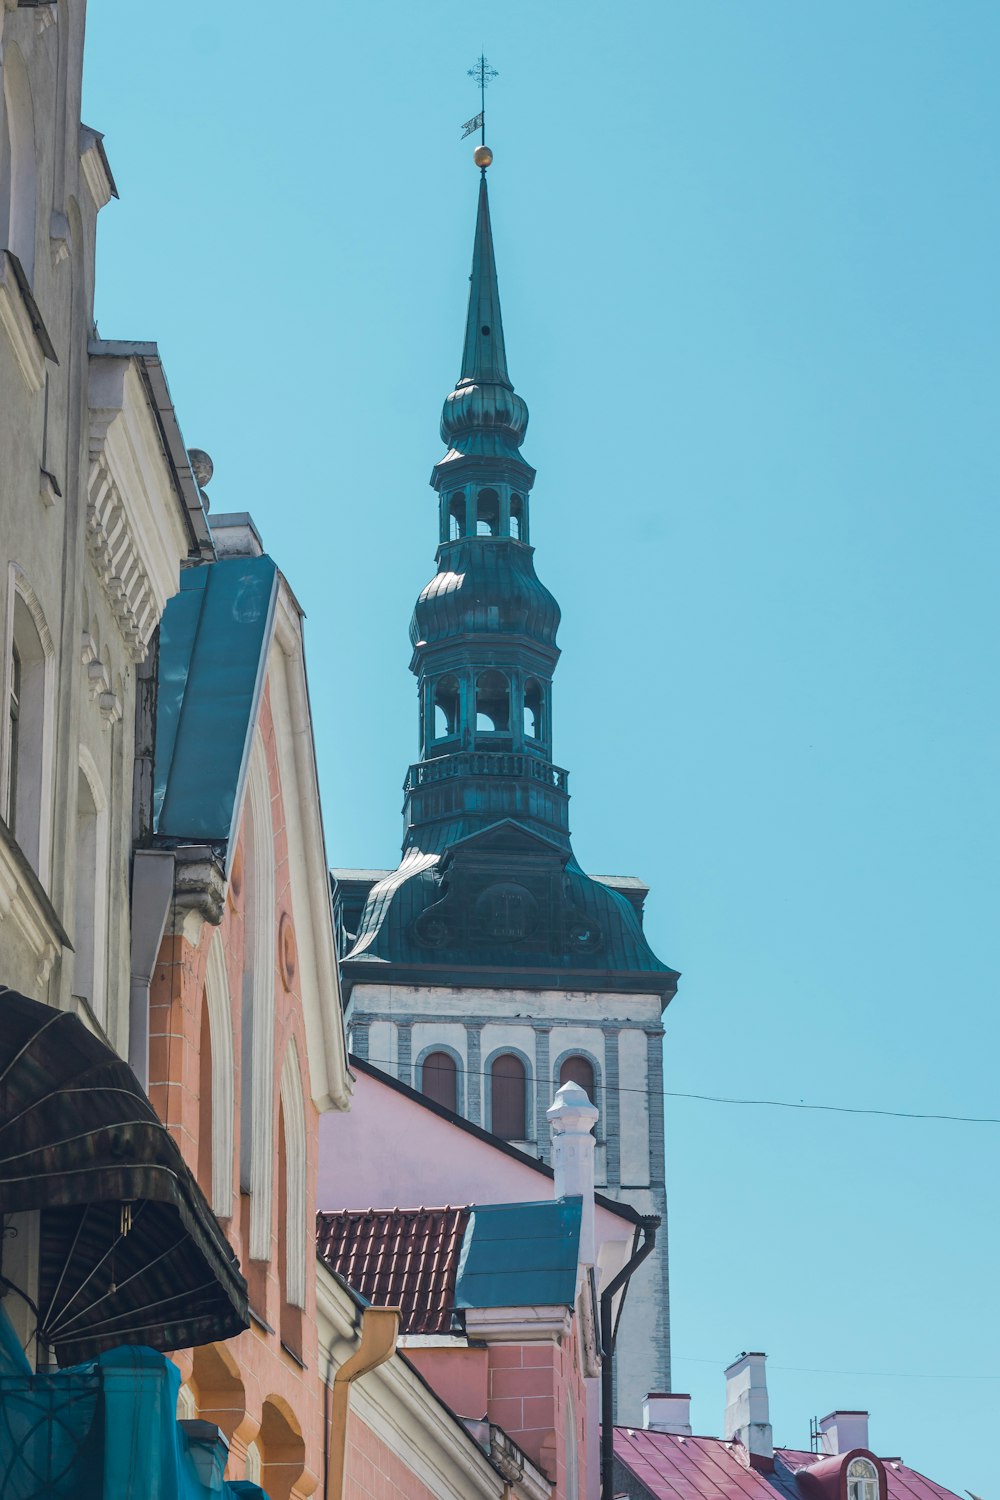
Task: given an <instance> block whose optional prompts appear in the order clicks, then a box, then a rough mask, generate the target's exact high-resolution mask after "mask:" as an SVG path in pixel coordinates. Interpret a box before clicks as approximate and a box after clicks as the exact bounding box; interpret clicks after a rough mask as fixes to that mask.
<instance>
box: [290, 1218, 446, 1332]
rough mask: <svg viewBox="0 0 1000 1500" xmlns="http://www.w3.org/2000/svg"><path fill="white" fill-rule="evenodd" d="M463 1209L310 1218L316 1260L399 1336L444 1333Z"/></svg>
mask: <svg viewBox="0 0 1000 1500" xmlns="http://www.w3.org/2000/svg"><path fill="white" fill-rule="evenodd" d="M468 1222H469V1210H468V1209H467V1208H367V1209H344V1210H343V1211H342V1212H340V1213H318V1214H317V1215H316V1249H317V1253H318V1254H319V1257H320V1259H321V1260H322V1261H323V1262H324V1263H325V1264H326V1265H327V1266H329V1267H330V1269H331V1270H332V1271H336V1272H337V1274H338V1275H339V1276H342V1277H343V1278H344V1280H345V1281H346V1282H347V1284H348V1285H349V1286H351V1287H353V1288H354V1290H355V1291H356V1292H360V1294H361V1296H362V1297H364V1298H365V1299H366V1300H367V1301H368V1302H371V1303H373V1304H374V1305H375V1306H376V1307H400V1308H402V1311H403V1315H402V1318H401V1319H400V1331H401V1332H402V1333H450V1331H451V1315H452V1309H453V1308H454V1305H455V1278H456V1276H457V1275H458V1258H459V1254H460V1253H461V1249H462V1238H463V1236H464V1234H465V1226H466V1224H467V1223H468Z"/></svg>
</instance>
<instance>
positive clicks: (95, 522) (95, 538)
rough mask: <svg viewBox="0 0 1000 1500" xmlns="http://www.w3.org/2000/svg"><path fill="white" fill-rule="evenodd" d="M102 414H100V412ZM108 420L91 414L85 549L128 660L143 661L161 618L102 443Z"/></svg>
mask: <svg viewBox="0 0 1000 1500" xmlns="http://www.w3.org/2000/svg"><path fill="white" fill-rule="evenodd" d="M101 415H102V416H103V415H104V414H103V413H102V414H101ZM107 426H108V424H107V422H104V423H103V424H102V422H101V421H100V419H97V420H95V414H94V413H92V414H91V427H90V450H91V469H90V480H89V483H88V486H87V548H88V551H89V552H90V557H91V561H92V562H93V564H94V568H95V570H96V572H97V576H98V578H99V579H100V580H101V584H102V585H103V588H104V592H105V594H106V595H107V596H108V599H109V601H110V604H111V608H112V610H113V611H114V614H115V618H116V620H117V621H118V628H119V629H120V631H121V633H122V637H123V639H124V641H125V646H126V649H127V650H128V653H129V656H130V657H131V659H132V661H134V662H138V661H142V659H143V657H144V656H145V654H146V643H147V641H148V640H149V637H150V636H151V635H152V633H153V630H154V628H155V626H156V623H157V620H158V619H159V616H160V611H159V609H158V608H157V603H156V600H155V598H154V595H153V589H152V583H151V580H150V578H149V575H148V573H147V572H146V569H145V568H144V567H143V564H142V561H141V559H140V556H139V550H138V548H137V546H136V543H135V538H134V536H133V533H132V528H131V526H130V525H129V520H128V516H127V514H126V508H125V502H124V500H123V498H122V495H121V493H120V491H119V489H118V486H117V485H116V484H115V482H114V480H113V478H112V476H111V471H110V468H109V466H108V462H107V458H106V457H105V455H104V454H103V453H102V452H101V446H102V444H103V442H104V438H105V436H106V433H107Z"/></svg>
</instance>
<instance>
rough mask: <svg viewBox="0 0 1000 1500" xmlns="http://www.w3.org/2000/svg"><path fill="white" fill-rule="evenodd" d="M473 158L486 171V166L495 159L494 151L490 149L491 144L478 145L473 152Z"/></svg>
mask: <svg viewBox="0 0 1000 1500" xmlns="http://www.w3.org/2000/svg"><path fill="white" fill-rule="evenodd" d="M472 160H473V161H474V162H475V164H476V166H477V167H482V169H483V171H484V172H485V171H486V168H487V167H488V166H489V164H490V162H491V161H492V160H493V152H492V151H491V150H490V148H489V146H477V147H476V149H475V151H473V153H472Z"/></svg>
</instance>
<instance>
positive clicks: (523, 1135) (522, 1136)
mask: <svg viewBox="0 0 1000 1500" xmlns="http://www.w3.org/2000/svg"><path fill="white" fill-rule="evenodd" d="M526 1103H527V1087H526V1080H525V1076H524V1063H523V1062H522V1061H521V1059H520V1058H519V1057H516V1056H515V1054H514V1053H513V1052H503V1053H501V1055H500V1056H499V1057H497V1058H494V1061H493V1067H492V1069H491V1070H490V1122H491V1127H492V1130H493V1134H494V1135H498V1136H500V1137H501V1139H502V1140H505V1141H523V1140H526V1139H527V1135H528V1128H527V1117H526V1110H525V1105H526Z"/></svg>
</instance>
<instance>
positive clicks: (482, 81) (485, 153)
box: [462, 52, 499, 172]
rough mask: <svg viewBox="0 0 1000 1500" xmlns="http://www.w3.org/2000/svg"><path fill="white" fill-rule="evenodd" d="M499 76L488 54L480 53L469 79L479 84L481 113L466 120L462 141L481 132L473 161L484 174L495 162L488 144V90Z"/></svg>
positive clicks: (473, 154) (470, 70) (471, 69)
mask: <svg viewBox="0 0 1000 1500" xmlns="http://www.w3.org/2000/svg"><path fill="white" fill-rule="evenodd" d="M498 76H499V74H498V73H497V70H496V68H493V67H491V66H490V63H489V59H488V58H487V57H486V54H485V53H483V52H480V54H479V61H478V62H477V63H476V65H475V67H474V68H470V69H469V77H470V78H472V79H474V80H475V81H476V83H478V84H479V104H480V108H479V113H478V115H473V117H472V119H471V120H466V122H465V124H464V125H463V126H462V140H463V141H464V140H465V137H466V136H467V135H472V133H473V131H476V130H478V131H479V132H480V137H479V145H478V146H477V147H476V149H475V151H474V152H473V153H472V160H473V161H474V162H475V164H476V166H477V167H479V168H481V170H482V171H484V172H485V171H486V168H487V167H488V166H489V164H490V162H491V161H492V160H493V152H492V151H491V150H490V148H489V146H487V144H486V90H487V87H488V86H489V84H490V83H491V82H492V80H493V79H494V78H497V77H498Z"/></svg>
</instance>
